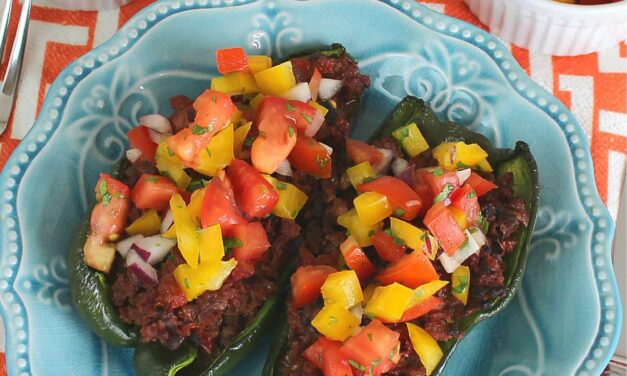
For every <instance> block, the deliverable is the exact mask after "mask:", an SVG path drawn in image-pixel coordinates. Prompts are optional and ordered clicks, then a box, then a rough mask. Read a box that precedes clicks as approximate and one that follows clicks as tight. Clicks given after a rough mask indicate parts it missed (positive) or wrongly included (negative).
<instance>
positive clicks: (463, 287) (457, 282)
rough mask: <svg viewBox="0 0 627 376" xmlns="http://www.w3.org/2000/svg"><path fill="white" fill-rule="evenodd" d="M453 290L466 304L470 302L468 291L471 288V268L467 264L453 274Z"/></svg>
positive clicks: (455, 295)
mask: <svg viewBox="0 0 627 376" xmlns="http://www.w3.org/2000/svg"><path fill="white" fill-rule="evenodd" d="M451 282H452V285H451V292H452V293H453V296H454V297H455V298H456V299H457V300H459V301H460V302H462V304H464V305H466V303H468V291H469V290H470V269H469V268H468V267H467V266H465V265H462V266H459V267H457V269H455V271H454V272H453V274H452V275H451Z"/></svg>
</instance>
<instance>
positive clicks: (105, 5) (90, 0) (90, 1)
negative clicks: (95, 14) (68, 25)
mask: <svg viewBox="0 0 627 376" xmlns="http://www.w3.org/2000/svg"><path fill="white" fill-rule="evenodd" d="M131 1H132V0H40V1H37V2H36V3H37V4H38V5H45V6H49V7H54V8H61V9H78V10H107V9H115V8H119V7H121V6H122V5H126V4H128V3H130V2H131Z"/></svg>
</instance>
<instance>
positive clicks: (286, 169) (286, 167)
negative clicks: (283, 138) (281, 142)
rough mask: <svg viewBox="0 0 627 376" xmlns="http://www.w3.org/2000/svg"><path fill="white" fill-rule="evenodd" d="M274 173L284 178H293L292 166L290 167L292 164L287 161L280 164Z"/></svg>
mask: <svg viewBox="0 0 627 376" xmlns="http://www.w3.org/2000/svg"><path fill="white" fill-rule="evenodd" d="M274 172H276V173H277V174H279V175H283V176H292V166H290V162H289V161H288V160H287V159H285V160H283V162H281V163H280V164H279V167H277V169H276V171H274Z"/></svg>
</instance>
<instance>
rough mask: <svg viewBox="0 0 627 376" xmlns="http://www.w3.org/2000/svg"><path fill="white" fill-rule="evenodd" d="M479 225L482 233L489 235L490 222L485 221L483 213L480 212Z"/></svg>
mask: <svg viewBox="0 0 627 376" xmlns="http://www.w3.org/2000/svg"><path fill="white" fill-rule="evenodd" d="M477 224H478V225H479V227H481V231H483V233H484V234H487V233H488V231H489V230H490V222H488V220H487V219H485V217H484V216H483V214H482V213H481V212H479V216H478V217H477Z"/></svg>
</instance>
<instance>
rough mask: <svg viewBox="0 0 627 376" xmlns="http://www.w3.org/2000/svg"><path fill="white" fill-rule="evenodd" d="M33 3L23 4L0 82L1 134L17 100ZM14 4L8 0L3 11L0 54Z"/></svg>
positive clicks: (25, 0)
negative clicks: (16, 94)
mask: <svg viewBox="0 0 627 376" xmlns="http://www.w3.org/2000/svg"><path fill="white" fill-rule="evenodd" d="M31 3H32V0H24V3H23V4H22V11H21V12H20V19H19V21H18V23H17V32H16V33H15V39H14V40H13V47H12V49H11V55H10V56H9V60H8V63H7V70H6V72H5V73H4V80H2V82H0V135H2V133H4V131H5V129H6V128H7V124H8V122H9V117H11V111H12V110H13V104H14V102H15V100H14V99H15V98H14V97H15V91H16V89H17V83H18V82H19V80H20V71H21V69H22V58H23V57H24V46H25V45H26V34H27V33H28V21H29V19H30V8H31ZM12 4H13V1H12V0H7V2H6V4H5V6H4V12H3V13H2V20H1V21H0V37H1V39H0V56H2V55H3V54H4V52H5V47H6V42H7V35H8V34H9V21H10V18H11V7H12Z"/></svg>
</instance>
